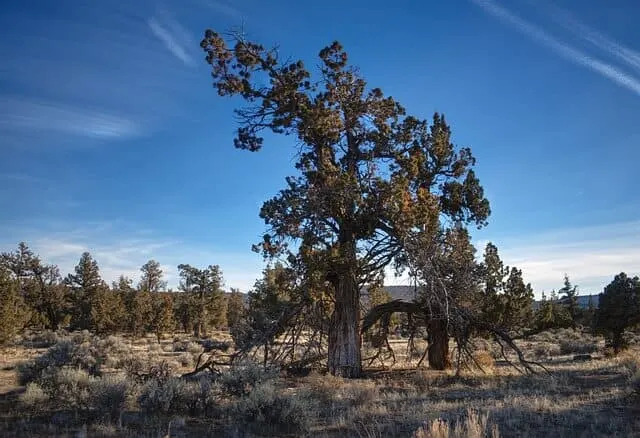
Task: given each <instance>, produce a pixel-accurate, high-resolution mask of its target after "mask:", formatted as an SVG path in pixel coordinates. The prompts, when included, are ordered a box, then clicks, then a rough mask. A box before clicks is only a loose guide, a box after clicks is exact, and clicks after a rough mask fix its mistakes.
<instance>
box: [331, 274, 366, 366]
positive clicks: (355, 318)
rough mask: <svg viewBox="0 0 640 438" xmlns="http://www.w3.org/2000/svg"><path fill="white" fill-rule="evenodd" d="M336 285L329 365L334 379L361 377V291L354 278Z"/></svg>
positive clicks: (339, 280)
mask: <svg viewBox="0 0 640 438" xmlns="http://www.w3.org/2000/svg"><path fill="white" fill-rule="evenodd" d="M335 283H336V284H334V287H335V307H334V310H333V314H332V315H331V325H330V326H329V356H328V360H327V365H328V368H329V372H330V373H331V374H332V375H334V376H341V377H347V378H354V377H359V376H360V374H361V373H362V363H361V359H362V357H361V351H360V347H361V337H360V330H359V323H360V290H359V289H358V286H357V283H356V279H355V276H353V275H350V274H343V275H340V276H339V277H338V278H337V280H336V282H335Z"/></svg>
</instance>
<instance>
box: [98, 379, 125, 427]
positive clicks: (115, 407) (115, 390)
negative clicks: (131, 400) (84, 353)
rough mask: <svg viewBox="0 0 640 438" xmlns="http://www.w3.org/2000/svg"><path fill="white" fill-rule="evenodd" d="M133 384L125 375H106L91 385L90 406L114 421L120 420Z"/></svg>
mask: <svg viewBox="0 0 640 438" xmlns="http://www.w3.org/2000/svg"><path fill="white" fill-rule="evenodd" d="M130 389H131V384H130V382H129V381H128V380H127V379H126V377H125V376H123V375H114V374H111V375H106V376H104V377H102V378H100V379H95V380H93V381H92V382H91V383H90V385H89V395H90V405H91V407H92V408H93V409H96V410H98V411H100V412H104V413H106V414H108V415H109V417H110V418H111V419H112V420H115V419H117V418H119V416H120V413H121V412H122V410H123V409H124V407H125V405H126V402H127V396H128V394H129V392H130Z"/></svg>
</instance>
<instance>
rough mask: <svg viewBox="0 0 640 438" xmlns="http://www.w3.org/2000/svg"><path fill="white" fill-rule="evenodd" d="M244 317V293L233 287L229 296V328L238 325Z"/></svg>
mask: <svg viewBox="0 0 640 438" xmlns="http://www.w3.org/2000/svg"><path fill="white" fill-rule="evenodd" d="M244 317H245V308H244V294H242V293H241V292H240V291H239V290H238V289H234V288H231V293H230V294H229V295H228V296H227V326H228V327H229V330H233V327H236V326H238V325H239V324H240V323H241V322H242V320H243V319H244Z"/></svg>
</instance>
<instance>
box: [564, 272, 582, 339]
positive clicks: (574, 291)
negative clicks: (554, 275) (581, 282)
mask: <svg viewBox="0 0 640 438" xmlns="http://www.w3.org/2000/svg"><path fill="white" fill-rule="evenodd" d="M558 295H559V296H560V299H561V300H562V303H563V305H564V306H565V307H566V309H567V312H568V313H569V318H571V323H570V324H571V327H572V328H576V326H577V323H578V320H579V319H580V316H581V312H580V306H578V286H574V285H572V284H571V280H569V276H568V275H567V274H564V286H562V288H561V289H560V290H559V291H558Z"/></svg>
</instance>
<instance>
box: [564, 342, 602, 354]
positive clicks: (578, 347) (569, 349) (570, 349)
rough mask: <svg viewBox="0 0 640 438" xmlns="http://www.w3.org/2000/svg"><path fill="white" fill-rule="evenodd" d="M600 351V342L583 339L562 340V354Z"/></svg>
mask: <svg viewBox="0 0 640 438" xmlns="http://www.w3.org/2000/svg"><path fill="white" fill-rule="evenodd" d="M595 351H598V344H595V343H593V342H585V341H582V340H563V341H560V354H589V353H593V352H595Z"/></svg>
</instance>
